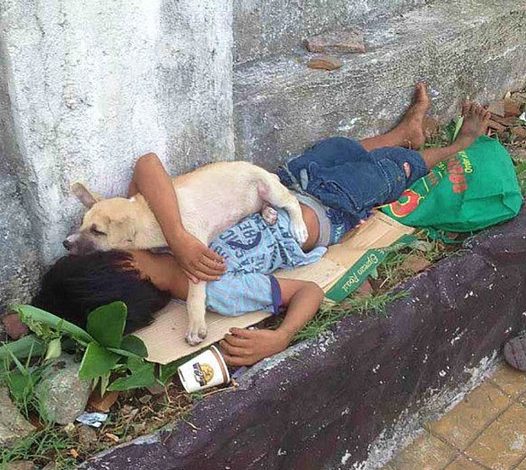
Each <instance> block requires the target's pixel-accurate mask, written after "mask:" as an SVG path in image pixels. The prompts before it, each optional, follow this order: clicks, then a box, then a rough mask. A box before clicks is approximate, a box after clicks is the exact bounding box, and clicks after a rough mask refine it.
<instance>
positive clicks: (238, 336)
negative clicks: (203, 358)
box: [219, 328, 291, 366]
mask: <svg viewBox="0 0 526 470" xmlns="http://www.w3.org/2000/svg"><path fill="white" fill-rule="evenodd" d="M290 339H291V338H290V337H289V335H288V334H287V333H285V332H283V331H281V330H279V329H277V330H245V329H242V328H231V329H230V334H226V335H225V338H224V339H223V340H221V341H220V342H219V345H220V346H221V349H222V352H223V357H224V358H225V361H226V363H227V364H229V365H231V366H251V365H252V364H255V363H256V362H258V361H261V359H264V358H265V357H269V356H272V355H273V354H277V353H279V352H281V351H283V350H284V349H285V348H286V347H287V346H288V345H289V343H290Z"/></svg>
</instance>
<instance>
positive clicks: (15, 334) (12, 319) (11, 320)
mask: <svg viewBox="0 0 526 470" xmlns="http://www.w3.org/2000/svg"><path fill="white" fill-rule="evenodd" d="M2 323H3V324H4V328H5V331H6V333H7V334H8V336H9V337H10V338H11V339H13V340H17V339H20V338H21V337H22V336H25V335H27V333H28V332H29V328H28V327H27V326H26V325H25V324H24V323H22V320H20V317H19V316H18V313H8V314H7V315H4V316H3V317H2Z"/></svg>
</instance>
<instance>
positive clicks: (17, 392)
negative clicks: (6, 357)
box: [5, 371, 35, 403]
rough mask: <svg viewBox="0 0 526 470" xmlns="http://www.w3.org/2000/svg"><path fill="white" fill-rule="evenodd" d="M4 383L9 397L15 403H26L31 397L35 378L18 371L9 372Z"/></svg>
mask: <svg viewBox="0 0 526 470" xmlns="http://www.w3.org/2000/svg"><path fill="white" fill-rule="evenodd" d="M5 381H6V383H7V386H8V388H9V392H10V393H11V396H12V397H13V399H14V400H15V401H16V402H17V403H26V402H28V401H29V399H30V398H31V396H32V395H33V390H34V388H35V377H34V376H33V375H32V374H23V373H20V372H19V371H15V372H10V373H9V374H7V375H6V377H5Z"/></svg>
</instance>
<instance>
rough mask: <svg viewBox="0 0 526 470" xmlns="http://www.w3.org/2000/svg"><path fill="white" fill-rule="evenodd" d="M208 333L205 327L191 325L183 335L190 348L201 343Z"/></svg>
mask: <svg viewBox="0 0 526 470" xmlns="http://www.w3.org/2000/svg"><path fill="white" fill-rule="evenodd" d="M207 333H208V330H207V327H206V324H205V325H192V326H191V327H189V328H188V330H187V331H186V335H185V340H186V342H187V343H188V344H189V345H190V346H197V345H198V344H200V343H202V342H203V340H204V339H205V338H206V335H207Z"/></svg>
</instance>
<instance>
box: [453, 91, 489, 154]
mask: <svg viewBox="0 0 526 470" xmlns="http://www.w3.org/2000/svg"><path fill="white" fill-rule="evenodd" d="M462 116H464V122H463V123H462V128H461V129H460V132H459V134H458V137H457V139H456V140H455V143H456V144H460V145H461V146H462V147H464V148H467V147H469V146H470V145H471V144H472V143H473V142H474V141H475V139H476V138H477V137H479V136H481V135H484V134H485V133H486V131H487V130H488V124H489V119H490V113H489V112H488V111H487V110H486V109H485V108H483V107H482V106H481V105H480V104H478V103H473V102H470V101H466V102H465V103H464V104H463V105H462Z"/></svg>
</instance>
